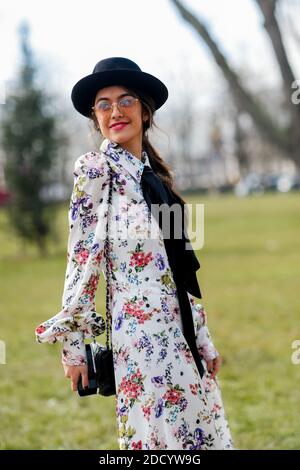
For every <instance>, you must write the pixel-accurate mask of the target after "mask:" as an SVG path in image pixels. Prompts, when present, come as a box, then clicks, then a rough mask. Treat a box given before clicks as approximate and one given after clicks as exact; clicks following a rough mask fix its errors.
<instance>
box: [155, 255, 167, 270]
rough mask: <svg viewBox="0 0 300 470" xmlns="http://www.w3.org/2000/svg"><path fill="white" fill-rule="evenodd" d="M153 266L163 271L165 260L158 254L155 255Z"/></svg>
mask: <svg viewBox="0 0 300 470" xmlns="http://www.w3.org/2000/svg"><path fill="white" fill-rule="evenodd" d="M155 266H156V267H157V268H158V269H159V270H160V271H162V270H163V269H165V260H164V257H163V256H162V255H161V254H160V253H157V254H156V255H155Z"/></svg>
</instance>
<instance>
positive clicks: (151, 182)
mask: <svg viewBox="0 0 300 470" xmlns="http://www.w3.org/2000/svg"><path fill="white" fill-rule="evenodd" d="M141 187H142V191H143V195H144V199H145V201H146V203H147V205H148V207H149V209H150V211H151V212H152V214H153V215H154V217H155V218H156V220H157V222H158V224H159V227H160V229H162V231H163V235H164V229H165V226H164V225H163V224H162V213H161V212H160V211H158V212H157V211H156V210H154V208H153V207H152V204H164V203H166V204H168V206H171V205H172V204H174V203H179V204H180V206H181V210H182V217H181V220H182V224H183V225H182V229H181V238H175V237H174V233H175V232H174V214H172V211H171V217H170V221H171V223H170V226H171V227H170V234H168V235H169V236H168V237H166V238H165V236H164V244H165V248H166V252H167V256H168V261H169V264H170V268H171V270H172V273H173V277H174V282H175V284H176V288H177V293H178V300H179V307H180V313H181V319H182V325H183V334H184V337H185V339H186V341H187V343H188V345H189V348H190V350H191V353H192V355H193V357H194V360H195V363H196V366H197V369H198V371H199V373H200V377H201V378H202V377H203V375H204V367H203V364H202V362H201V358H200V355H199V352H198V349H197V346H196V339H195V330H194V322H193V314H192V310H191V304H190V301H189V298H188V295H187V292H190V293H191V294H192V295H195V296H196V297H199V298H201V292H200V288H199V285H198V281H197V277H196V271H197V270H198V269H199V268H200V263H199V262H198V260H197V257H196V255H195V253H194V251H193V250H192V249H191V250H186V249H185V243H189V239H188V238H187V236H186V234H185V231H184V217H183V215H184V207H183V204H182V203H181V201H180V200H179V199H178V198H177V197H176V195H175V194H174V193H173V192H171V191H170V190H169V188H168V186H167V185H166V184H164V183H163V182H162V181H161V179H160V178H159V176H157V175H156V174H155V173H154V172H153V170H152V168H150V167H149V166H148V165H145V166H144V170H143V174H142V178H141Z"/></svg>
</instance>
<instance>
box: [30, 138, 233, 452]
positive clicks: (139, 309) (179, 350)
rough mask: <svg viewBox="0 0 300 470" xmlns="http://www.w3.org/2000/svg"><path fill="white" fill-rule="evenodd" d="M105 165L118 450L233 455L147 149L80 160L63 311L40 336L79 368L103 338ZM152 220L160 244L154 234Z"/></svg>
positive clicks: (201, 316)
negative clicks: (186, 311) (176, 271)
mask: <svg viewBox="0 0 300 470" xmlns="http://www.w3.org/2000/svg"><path fill="white" fill-rule="evenodd" d="M108 162H109V163H110V167H111V168H112V169H113V192H112V205H111V208H110V214H111V215H110V217H111V218H110V226H111V227H110V232H109V233H110V238H109V239H110V257H109V263H110V272H111V274H110V276H111V277H110V286H111V299H112V302H111V313H112V347H113V356H114V369H115V379H116V388H117V394H116V399H115V400H116V401H115V405H116V418H117V423H118V443H119V447H120V449H128V450H132V449H143V450H152V449H171V450H176V449H185V450H199V449H233V442H232V438H231V435H230V430H229V426H228V422H227V419H226V415H225V412H224V407H223V403H222V397H221V390H220V386H219V383H218V379H217V378H216V379H215V380H213V379H211V378H210V377H209V375H208V374H207V372H205V375H204V376H203V378H202V379H201V377H200V375H199V372H198V369H197V367H196V365H195V362H194V359H193V356H192V354H191V351H190V349H189V346H188V344H187V342H186V340H185V337H184V335H183V332H182V321H181V317H180V311H179V303H178V296H177V291H176V285H175V283H174V279H173V276H172V272H171V270H170V266H169V263H168V258H167V254H166V251H165V247H164V241H163V237H162V232H161V231H160V229H159V227H158V224H157V222H156V220H155V218H154V217H153V216H152V214H151V212H150V211H149V208H148V206H147V204H146V201H145V199H144V197H143V193H142V189H141V184H140V181H141V176H142V172H143V167H144V165H149V166H151V165H150V162H149V158H148V155H147V153H146V152H145V151H143V152H142V159H141V160H140V159H138V158H137V157H136V156H134V155H133V154H131V153H130V152H129V151H127V150H125V149H123V148H122V147H121V146H120V145H119V144H117V143H116V142H113V141H111V140H108V139H105V140H104V141H103V142H102V144H101V146H100V149H99V152H88V153H86V154H84V155H82V156H80V157H78V158H77V160H76V162H75V169H74V186H73V191H72V195H71V201H70V210H69V239H68V250H67V269H66V276H65V285H64V291H63V297H62V310H61V311H60V312H59V313H57V314H56V315H55V316H54V317H52V318H50V319H49V320H46V321H44V322H43V323H42V324H40V325H39V326H38V327H37V328H36V338H37V340H38V341H39V342H49V343H55V342H56V341H62V342H63V349H62V362H63V363H65V364H69V365H81V364H84V363H85V362H86V357H85V346H84V339H85V338H94V337H95V336H98V335H100V334H102V333H103V332H104V330H105V321H104V318H103V315H101V314H100V313H98V312H96V307H95V293H96V289H97V285H98V281H99V276H100V273H101V270H102V271H103V273H104V275H105V276H106V272H105V264H106V263H105V258H104V239H105V236H106V233H105V229H106V220H107V219H106V217H107V204H106V201H107V198H108V189H109V165H108ZM149 220H150V222H151V225H152V224H154V226H156V229H157V232H156V234H157V236H156V237H153V232H151V237H150V236H149V231H148V230H149V226H148V222H149ZM155 224H156V225H155ZM112 233H113V236H111V234H112ZM188 296H189V301H190V303H191V307H192V313H193V319H194V327H195V335H196V344H197V347H198V350H199V354H201V357H202V358H203V359H213V358H215V357H216V356H217V355H218V352H217V351H216V349H215V347H214V345H213V343H212V341H211V337H210V333H209V330H208V327H207V317H206V312H205V310H204V308H203V306H202V305H201V304H200V303H196V302H195V299H194V297H193V296H192V295H191V294H189V293H188ZM203 365H204V367H205V365H206V363H205V360H203Z"/></svg>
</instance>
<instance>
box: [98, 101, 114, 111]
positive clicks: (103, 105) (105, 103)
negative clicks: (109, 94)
mask: <svg viewBox="0 0 300 470" xmlns="http://www.w3.org/2000/svg"><path fill="white" fill-rule="evenodd" d="M110 107H111V106H110V104H109V102H108V101H100V102H99V103H97V104H96V109H98V110H99V111H108V110H109V109H110Z"/></svg>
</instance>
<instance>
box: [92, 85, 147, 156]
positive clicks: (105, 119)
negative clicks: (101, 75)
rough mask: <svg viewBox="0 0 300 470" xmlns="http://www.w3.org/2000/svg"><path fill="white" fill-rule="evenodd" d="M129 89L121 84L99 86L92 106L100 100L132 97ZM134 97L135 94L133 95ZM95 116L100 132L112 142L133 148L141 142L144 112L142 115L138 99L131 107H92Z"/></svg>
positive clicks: (117, 99)
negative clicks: (115, 125)
mask: <svg viewBox="0 0 300 470" xmlns="http://www.w3.org/2000/svg"><path fill="white" fill-rule="evenodd" d="M132 96H133V95H131V94H130V91H129V90H128V89H127V88H125V87H122V86H109V87H105V88H101V90H99V91H98V93H97V95H96V97H95V102H94V106H96V105H97V104H98V103H100V102H103V103H104V102H106V103H107V102H108V103H109V104H112V103H116V102H118V101H119V100H120V99H121V98H126V97H132ZM134 97H135V96H134ZM94 112H95V116H96V119H97V122H98V125H99V128H100V131H101V134H102V135H103V136H104V137H105V138H107V139H110V140H112V141H114V142H117V143H118V144H120V145H124V146H125V147H129V148H135V147H136V145H138V144H141V142H142V135H143V118H144V119H145V118H146V115H145V113H143V114H144V115H142V104H141V102H140V101H135V102H134V104H133V105H132V106H131V107H128V108H125V107H124V108H122V107H121V106H120V109H119V106H117V105H116V104H114V105H113V109H109V110H107V111H104V112H103V111H101V110H99V109H98V110H97V108H96V107H95V108H94ZM121 122H122V123H126V125H124V126H122V125H120V126H119V127H114V124H116V123H121Z"/></svg>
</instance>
